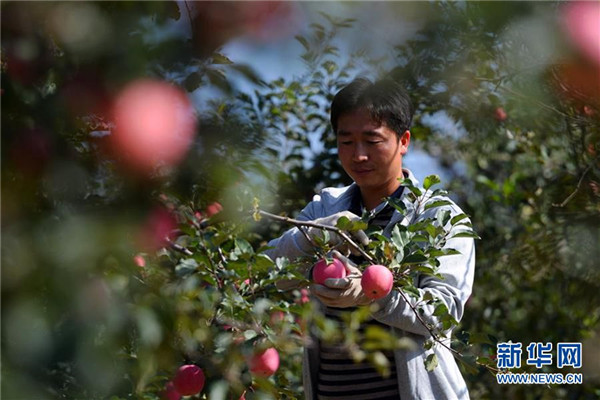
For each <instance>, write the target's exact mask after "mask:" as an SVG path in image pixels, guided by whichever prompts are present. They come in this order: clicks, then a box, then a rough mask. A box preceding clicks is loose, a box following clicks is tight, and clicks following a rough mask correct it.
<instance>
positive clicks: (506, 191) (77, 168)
mask: <svg viewBox="0 0 600 400" xmlns="http://www.w3.org/2000/svg"><path fill="white" fill-rule="evenodd" d="M198 4H204V5H205V7H198V6H197V5H198ZM218 4H219V3H216V2H215V3H195V2H180V3H177V2H97V3H92V2H84V3H77V2H75V3H69V2H66V3H50V2H48V3H46V2H43V3H18V2H3V3H2V5H1V10H2V48H1V56H2V61H1V65H0V68H1V73H2V88H1V92H0V93H1V99H2V131H3V134H2V150H1V151H2V158H1V160H2V161H1V163H2V164H1V165H2V200H3V201H2V322H3V323H2V396H3V397H7V398H23V399H31V398H40V399H43V398H90V399H93V398H113V399H125V398H144V399H158V398H163V397H165V396H167V397H166V398H169V399H171V398H176V397H177V396H178V394H177V391H176V387H175V385H174V384H173V380H174V379H176V378H177V376H178V375H177V371H178V370H179V369H180V368H181V367H182V366H184V365H186V366H187V365H195V366H197V367H200V368H201V369H202V374H203V375H202V376H203V377H204V381H203V385H202V390H201V392H200V394H198V395H195V396H196V398H211V399H229V398H232V399H238V398H244V397H242V396H245V398H248V399H250V398H261V399H262V398H277V399H279V398H284V399H285V398H289V399H294V398H301V397H302V390H301V381H300V378H301V371H300V363H301V350H302V346H304V345H305V344H306V343H307V341H309V340H311V339H310V335H308V331H307V329H308V327H309V326H312V327H314V332H313V333H315V334H317V335H318V336H320V337H321V338H323V339H325V340H340V341H344V342H345V343H346V344H347V345H348V346H350V347H352V346H354V345H355V344H356V343H360V344H362V346H363V349H370V350H372V351H371V352H368V353H366V354H365V353H362V354H361V353H360V351H359V352H357V353H355V356H356V357H357V358H361V357H368V359H369V360H370V361H372V362H373V363H374V364H375V365H376V366H377V367H378V368H379V369H380V370H381V371H382V372H385V369H386V365H385V362H384V361H383V359H382V357H378V354H380V353H378V351H379V350H386V349H394V348H403V347H409V346H412V345H414V344H413V343H410V342H408V341H406V340H398V338H395V337H393V336H392V335H390V334H389V333H388V332H385V331H382V330H380V329H377V328H370V329H368V330H367V331H365V332H363V333H361V332H360V331H358V330H356V329H355V328H356V326H358V324H359V323H360V321H362V320H363V319H364V318H367V317H368V313H369V312H368V309H367V308H363V309H360V310H359V311H358V312H356V313H352V315H350V316H348V319H347V320H346V321H344V323H345V324H346V327H344V328H340V327H339V326H337V325H336V324H335V323H334V322H333V321H329V320H327V319H325V318H322V317H321V316H319V315H318V313H316V312H315V310H314V309H313V308H314V307H313V303H312V302H310V301H309V299H308V297H307V292H306V290H305V289H303V288H302V286H301V287H300V288H298V289H297V290H293V291H291V292H287V293H283V292H280V291H279V290H277V289H276V287H275V283H276V282H278V281H280V280H283V279H298V280H299V281H300V282H301V283H302V284H307V283H308V281H306V279H305V277H304V276H303V275H302V274H300V272H299V271H300V270H303V268H305V267H306V265H311V263H314V262H316V261H317V260H318V258H319V257H320V256H323V255H324V253H326V251H327V250H329V249H326V248H325V249H322V250H320V251H321V252H322V253H323V254H320V255H315V257H314V258H313V259H308V260H285V259H278V260H271V259H269V258H268V257H267V256H266V255H265V254H264V252H265V250H266V243H267V241H268V240H269V239H270V238H273V237H275V236H276V235H277V234H279V233H281V232H283V230H285V229H287V228H288V227H289V226H288V225H287V224H285V223H282V222H280V221H276V220H273V219H269V218H262V219H261V220H260V221H259V222H256V221H254V219H253V218H252V213H253V211H255V206H257V204H256V203H255V202H254V200H255V198H257V199H258V206H259V207H260V208H261V209H262V210H267V211H270V212H272V213H275V214H282V215H288V216H291V217H293V216H294V215H295V214H296V213H297V212H298V211H299V210H300V209H301V208H302V207H303V206H304V205H305V204H306V202H307V201H309V200H310V198H311V197H312V195H313V194H314V193H315V190H318V189H319V188H321V187H324V186H330V185H340V184H346V183H349V181H348V177H346V176H345V175H344V173H343V171H342V169H341V166H340V165H339V163H338V162H337V156H336V152H335V136H334V135H333V133H332V132H331V129H330V128H329V115H328V106H329V103H330V101H331V99H332V97H333V95H334V94H335V93H336V92H337V91H338V90H339V89H340V88H341V87H342V86H343V85H345V84H346V83H347V82H349V81H350V80H351V79H353V78H354V77H356V76H358V75H367V76H368V77H371V78H377V77H381V76H383V75H385V74H387V72H388V71H391V72H390V74H391V75H392V76H393V77H395V78H397V79H399V80H401V81H402V82H403V83H404V84H405V85H406V87H407V88H408V90H409V92H410V94H411V97H412V99H413V102H414V103H415V106H416V107H415V108H416V114H415V119H414V124H413V127H412V129H411V133H412V139H413V141H412V145H413V146H416V147H418V148H421V149H423V150H425V151H426V152H428V153H429V154H431V155H433V156H435V157H436V158H438V159H439V160H440V161H441V163H442V167H443V168H444V172H445V174H446V175H447V176H449V177H450V182H449V185H448V186H449V187H448V189H451V190H450V192H451V194H452V195H453V196H455V200H456V201H457V203H458V204H459V205H460V206H461V208H463V209H464V210H465V212H466V214H468V215H469V216H470V220H471V221H472V223H473V226H470V225H465V223H466V221H467V220H466V216H464V217H463V216H455V217H453V218H449V216H448V214H447V213H445V211H444V210H445V208H444V207H445V206H446V204H443V203H441V202H436V201H435V200H432V201H429V202H426V203H424V204H422V206H423V208H424V209H425V208H427V211H429V212H430V213H432V214H433V216H432V217H431V218H430V219H427V220H425V221H423V222H422V223H420V224H415V225H409V226H407V227H398V228H397V229H396V230H395V231H394V232H393V234H392V235H391V237H390V238H386V237H383V236H382V235H381V234H379V233H378V232H370V238H371V244H370V245H369V246H368V247H367V248H365V249H363V250H364V251H366V252H368V253H369V254H370V255H371V257H372V258H373V261H374V263H380V264H383V265H385V266H387V267H389V268H390V270H391V271H392V272H393V274H394V279H395V283H394V284H395V286H396V287H397V288H401V289H402V290H403V293H405V294H406V296H409V298H412V299H415V300H416V301H417V303H418V304H417V307H416V309H417V310H416V311H417V312H419V311H418V309H419V308H423V309H427V310H430V311H431V313H427V315H430V316H432V317H431V318H430V319H428V320H427V319H426V320H425V323H427V324H429V328H430V329H431V331H432V332H433V333H434V335H433V336H432V338H435V337H438V338H443V335H444V332H445V331H447V329H448V328H450V327H453V328H454V333H455V336H456V338H455V340H453V348H454V349H455V350H456V352H458V353H461V356H460V357H459V358H460V359H461V360H462V361H464V362H461V363H459V365H461V366H462V368H464V369H463V371H464V374H465V378H466V379H467V382H468V385H469V389H470V392H471V396H472V397H473V398H523V399H533V398H552V399H566V398H583V399H587V398H590V399H591V398H595V397H597V396H598V395H599V393H598V389H597V387H598V385H599V384H598V382H599V379H600V378H599V376H600V371H599V370H598V368H597V362H596V359H597V357H595V356H594V354H595V353H597V352H598V349H599V348H600V341H599V339H598V338H599V336H598V335H599V332H600V331H599V326H600V324H599V322H600V308H599V307H598V304H600V298H599V297H598V293H600V291H599V290H598V282H599V278H600V275H599V273H598V269H597V260H598V259H599V257H600V254H598V252H599V251H600V246H598V243H599V242H600V183H599V182H600V160H599V156H598V154H599V152H600V147H599V143H600V124H599V121H600V103H599V102H598V101H599V100H598V99H600V93H598V88H600V82H599V81H598V80H599V79H600V78H599V74H598V71H599V69H600V57H598V53H597V47H594V43H596V42H594V38H595V37H597V35H593V34H590V32H593V29H594V27H597V26H598V21H597V20H593V16H594V15H596V14H594V12H595V11H596V10H597V8H594V7H597V6H598V3H597V2H582V3H571V4H570V3H563V2H556V3H554V2H542V3H533V2H509V3H494V2H486V3H478V2H464V3H437V2H427V3H419V2H415V3H405V2H399V3H389V4H386V5H385V6H384V8H383V9H384V10H385V15H388V16H389V15H392V16H398V19H400V18H401V17H402V16H411V18H414V19H415V20H416V21H417V22H418V23H419V30H418V32H417V33H416V34H415V35H412V36H411V37H410V38H409V39H408V40H405V41H401V42H398V41H396V39H393V40H391V41H387V42H386V41H382V40H380V38H379V37H374V36H373V37H371V36H369V35H370V33H369V31H368V30H364V29H361V26H360V25H359V24H360V21H356V20H354V19H352V18H348V17H339V16H331V15H321V16H320V17H319V18H318V19H317V20H315V21H312V22H313V23H312V25H310V26H309V27H308V28H307V29H306V30H304V31H302V32H300V31H299V32H292V33H290V31H289V29H290V27H293V26H295V25H294V23H295V22H294V21H296V19H297V18H298V17H296V16H295V15H296V14H295V13H294V10H295V9H294V7H296V6H295V5H294V3H288V2H284V3H274V2H258V3H244V4H234V3H223V5H222V7H217V6H216V5H218ZM357 4H358V3H356V4H355V5H354V6H358V5H357ZM586 7H590V8H586ZM307 9H308V8H307ZM296 11H297V10H296ZM590 15H591V16H592V17H589V16H590ZM380 17H381V15H380ZM383 20H384V19H382V21H383ZM394 21H395V20H394ZM395 22H396V21H395ZM594 24H595V25H594ZM175 26H178V27H179V28H175ZM181 27H184V28H181ZM273 27H276V29H278V30H277V32H286V34H291V35H296V38H295V41H296V44H297V45H298V46H299V48H300V49H301V51H302V53H301V55H300V59H301V60H302V61H303V62H304V63H305V66H306V72H305V73H304V74H301V75H300V76H283V77H281V78H279V79H274V80H272V81H262V80H261V78H260V75H259V74H258V73H257V72H255V71H254V70H253V69H252V68H250V67H249V66H247V65H244V64H241V63H238V62H237V61H235V60H232V59H231V58H230V57H229V56H228V55H227V54H224V53H223V51H222V49H221V46H223V45H224V44H226V43H227V41H228V40H230V39H231V38H234V37H236V36H237V35H240V34H244V35H250V36H251V37H253V38H255V39H256V40H264V39H265V36H264V34H265V32H267V33H268V32H269V29H275V28H273ZM590 27H591V30H590ZM284 28H285V29H284ZM357 29H358V30H357ZM157 32H162V33H160V34H158V33H157ZM206 32H211V33H212V34H210V35H208V34H206ZM357 38H361V39H364V38H368V39H369V40H372V41H373V44H374V45H375V44H377V46H384V47H386V52H385V53H386V54H387V57H386V58H384V59H381V58H380V59H375V58H374V57H373V56H372V54H371V53H370V51H369V50H370V49H356V48H353V47H352V46H351V45H349V43H352V42H354V41H356V39H357ZM373 47H375V46H373ZM348 49H350V50H348ZM140 79H151V80H153V81H158V82H164V84H165V85H167V86H168V87H169V88H177V89H176V90H177V91H181V92H182V93H183V92H187V97H188V98H189V99H190V101H191V102H192V103H194V101H195V100H197V97H198V94H199V93H204V92H202V90H209V91H212V93H216V95H213V97H212V100H210V101H206V99H202V100H204V103H203V107H202V108H201V107H200V106H198V105H197V104H196V110H195V112H194V113H193V118H194V119H195V121H196V124H195V125H193V126H194V132H193V135H192V138H191V141H190V142H189V143H188V144H187V145H186V147H185V149H183V150H182V149H177V151H176V156H175V157H174V158H172V159H168V160H167V161H165V159H162V160H161V159H160V158H158V159H156V160H157V161H154V162H153V161H152V158H151V157H148V159H144V154H141V155H140V154H139V153H134V155H135V157H133V158H132V157H131V156H128V155H127V154H126V153H123V152H118V151H114V146H113V144H112V141H113V140H114V139H113V138H114V133H115V132H116V131H115V129H117V126H116V125H115V124H116V121H115V120H114V118H113V117H114V114H113V111H114V110H113V105H114V99H115V98H117V97H118V95H119V94H120V93H123V89H124V88H126V87H127V85H129V84H131V83H133V82H137V81H138V80H140ZM240 80H243V81H244V82H246V83H248V84H252V85H254V87H255V90H253V91H251V92H241V91H240V90H239V89H238V86H237V83H239V82H240ZM178 93H179V92H178ZM184 102H185V101H184ZM188 117H192V115H191V114H190V115H188ZM440 120H443V121H448V122H446V124H445V125H444V124H441V123H439V121H440ZM436 121H437V122H436ZM165 126H168V124H166V125H165ZM141 144H142V143H140V146H139V147H136V146H135V145H134V146H133V148H132V149H130V150H128V151H134V152H135V151H137V150H138V149H140V148H144V149H150V150H146V152H148V151H151V149H152V147H145V146H141ZM145 144H147V143H145ZM184 150H185V151H184ZM135 160H138V161H139V162H143V163H144V164H143V165H144V167H143V168H142V170H143V171H142V172H140V170H139V169H135V168H134V169H132V168H130V167H129V166H130V165H132V164H131V163H132V162H133V161H135ZM147 163H149V164H150V165H151V166H150V167H148V164H147ZM408 167H409V168H410V165H408ZM415 172H416V173H417V175H420V172H419V171H415ZM423 175H426V174H425V173H423ZM406 183H407V184H408V189H409V190H410V191H411V193H412V196H413V197H412V198H411V200H412V201H420V200H419V199H421V198H422V197H421V196H420V194H419V190H420V189H419V188H416V187H414V186H413V185H410V184H409V183H408V182H406ZM423 184H424V189H425V190H426V191H428V192H430V193H434V194H442V191H441V189H438V188H437V186H434V185H435V184H439V182H438V179H437V178H436V177H434V176H428V177H427V178H426V179H425V180H424V181H423ZM434 198H435V195H434ZM394 206H396V207H397V208H398V209H399V211H400V212H403V205H402V204H395V203H394ZM424 211H425V210H424ZM452 226H454V227H460V228H461V229H464V232H463V233H464V234H467V235H474V234H473V233H472V231H473V230H474V231H476V232H477V234H478V235H479V236H481V240H478V241H477V266H476V278H475V285H474V292H473V295H472V297H471V299H470V300H469V302H468V304H467V307H466V310H465V315H464V317H463V319H462V321H461V322H460V323H459V324H458V325H457V324H456V321H454V320H453V319H452V317H451V316H450V315H449V314H448V313H447V310H445V309H444V306H443V304H441V303H440V302H439V301H438V299H435V298H434V297H429V296H422V297H419V292H418V290H417V288H415V287H414V285H413V284H412V278H413V277H414V275H415V274H417V273H419V274H431V275H435V274H436V273H437V272H436V267H437V263H438V262H439V261H438V258H439V257H452V255H451V254H452V250H451V249H448V248H444V245H445V243H446V241H447V240H448V239H449V236H448V232H450V231H451V230H450V229H449V228H450V227H452ZM338 228H340V229H343V230H353V229H360V228H361V225H360V224H358V225H354V223H350V222H349V221H340V224H339V225H338ZM365 266H366V265H363V266H361V268H364V267H365ZM509 340H512V341H520V342H523V343H529V342H534V341H535V342H552V343H558V342H565V341H566V342H568V341H571V342H579V341H583V351H584V358H583V368H582V370H581V372H583V374H584V384H583V385H572V386H555V387H545V386H527V387H525V386H519V385H512V386H508V385H498V384H496V381H495V379H494V378H493V375H492V374H490V373H489V372H490V369H493V367H495V362H494V360H493V357H494V355H495V344H496V342H498V341H509ZM437 345H440V344H439V343H438V342H437V341H436V340H432V341H430V342H428V343H427V346H437ZM354 348H356V347H354ZM271 349H274V350H276V351H277V354H278V355H279V359H280V365H279V368H277V369H276V371H275V372H274V374H273V375H272V376H266V375H268V374H261V373H258V374H257V373H252V371H251V369H253V368H252V366H253V365H254V366H256V361H255V360H256V358H255V357H257V355H259V354H262V353H263V352H264V351H265V350H267V351H268V353H267V354H273V350H271ZM273 360H274V358H270V361H273ZM267 364H269V363H267ZM435 364H436V360H435V359H434V358H433V357H432V358H430V359H428V363H427V367H428V368H435ZM486 365H487V366H488V367H490V368H486V367H485V366H486ZM265 366H266V367H268V366H269V365H262V366H261V367H265ZM270 368H271V369H274V364H270ZM187 369H190V368H187ZM254 369H256V368H254ZM259 369H260V368H259ZM526 370H527V369H526ZM190 371H192V372H194V373H195V372H197V369H196V368H193V367H192V368H191V369H190ZM544 371H548V372H553V371H555V370H554V369H553V368H552V367H544ZM269 372H270V371H269ZM528 372H538V371H536V370H528ZM561 372H563V371H561ZM196 375H197V376H199V374H196ZM180 379H181V378H180ZM186 379H187V378H186ZM183 381H184V383H186V384H188V388H189V390H190V391H192V389H193V390H196V389H197V388H198V387H199V386H200V381H198V380H196V381H195V380H194V379H190V380H185V379H184V380H183ZM182 385H183V384H182ZM182 385H180V386H179V388H180V389H182V388H183V386H185V385H183V386H182ZM194 385H196V386H194ZM190 387H191V388H190ZM182 390H186V389H182Z"/></svg>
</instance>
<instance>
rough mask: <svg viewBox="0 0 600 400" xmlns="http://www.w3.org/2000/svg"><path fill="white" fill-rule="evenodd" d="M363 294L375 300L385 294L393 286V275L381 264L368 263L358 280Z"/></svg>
mask: <svg viewBox="0 0 600 400" xmlns="http://www.w3.org/2000/svg"><path fill="white" fill-rule="evenodd" d="M360 284H361V286H362V289H363V292H364V293H365V296H367V297H368V298H370V299H373V300H377V299H380V298H382V297H384V296H386V295H387V294H388V293H389V292H390V291H391V290H392V286H394V275H392V272H391V271H390V270H389V269H387V267H385V266H383V265H377V264H375V265H370V266H369V267H367V269H365V271H364V272H363V275H362V278H361V280H360Z"/></svg>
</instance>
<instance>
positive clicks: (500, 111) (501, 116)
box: [494, 107, 508, 122]
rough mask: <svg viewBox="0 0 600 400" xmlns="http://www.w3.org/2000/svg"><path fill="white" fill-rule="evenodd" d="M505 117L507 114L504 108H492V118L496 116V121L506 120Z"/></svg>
mask: <svg viewBox="0 0 600 400" xmlns="http://www.w3.org/2000/svg"><path fill="white" fill-rule="evenodd" d="M506 117H508V115H507V114H506V111H504V108H502V107H498V108H496V109H495V110H494V118H496V121H498V122H502V121H504V120H506Z"/></svg>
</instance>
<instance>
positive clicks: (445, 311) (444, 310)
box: [433, 303, 448, 317]
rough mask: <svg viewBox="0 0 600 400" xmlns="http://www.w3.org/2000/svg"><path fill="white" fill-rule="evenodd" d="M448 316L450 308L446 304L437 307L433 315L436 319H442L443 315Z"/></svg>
mask: <svg viewBox="0 0 600 400" xmlns="http://www.w3.org/2000/svg"><path fill="white" fill-rule="evenodd" d="M447 314H448V307H446V305H445V304H444V303H440V304H438V305H437V306H436V307H435V310H433V315H434V316H436V317H440V316H442V315H447Z"/></svg>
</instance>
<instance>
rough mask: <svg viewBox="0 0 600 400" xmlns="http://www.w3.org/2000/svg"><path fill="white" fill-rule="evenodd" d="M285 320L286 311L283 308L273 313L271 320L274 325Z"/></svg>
mask: <svg viewBox="0 0 600 400" xmlns="http://www.w3.org/2000/svg"><path fill="white" fill-rule="evenodd" d="M284 320H285V313H284V312H283V311H281V310H275V311H273V312H272V313H271V316H270V318H269V321H270V322H271V324H272V325H278V324H281V323H282V322H283V321H284Z"/></svg>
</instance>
